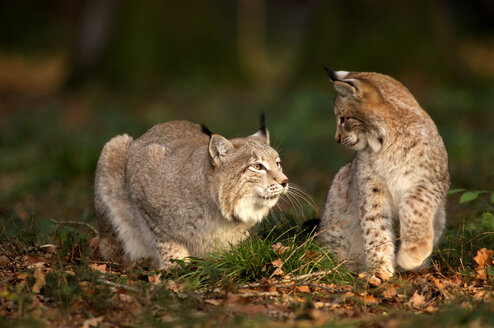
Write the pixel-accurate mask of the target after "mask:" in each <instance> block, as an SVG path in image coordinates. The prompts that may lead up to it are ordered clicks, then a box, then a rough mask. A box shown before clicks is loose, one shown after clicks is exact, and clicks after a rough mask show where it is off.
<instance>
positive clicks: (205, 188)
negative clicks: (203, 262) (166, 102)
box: [95, 118, 288, 268]
mask: <svg viewBox="0 0 494 328" xmlns="http://www.w3.org/2000/svg"><path fill="white" fill-rule="evenodd" d="M287 190H288V179H287V177H286V176H285V174H283V171H282V168H281V164H280V158H279V155H278V153H277V152H276V151H275V150H274V149H273V148H271V147H270V146H269V133H268V131H267V129H266V128H265V126H264V119H263V118H262V119H261V129H260V130H259V131H258V132H257V133H255V134H254V135H251V136H249V137H247V138H235V139H231V140H228V139H226V138H224V137H222V136H220V135H218V134H211V132H209V130H207V128H205V127H202V128H201V126H200V125H198V124H193V123H190V122H187V121H173V122H168V123H163V124H158V125H156V126H154V127H153V128H151V129H150V130H149V131H147V132H146V133H145V134H144V135H143V136H141V137H140V138H139V139H137V140H133V139H132V138H131V137H129V136H127V135H121V136H117V137H114V138H113V139H111V140H110V141H109V142H108V143H107V144H106V145H105V147H104V148H103V151H102V152H101V156H100V159H99V161H98V166H97V170H96V182H95V209H96V214H97V217H98V222H99V234H100V244H99V249H100V253H101V254H102V256H103V257H104V258H106V259H113V260H117V261H119V260H120V261H122V260H123V261H124V262H126V263H129V262H133V261H136V260H138V259H140V258H151V259H152V262H153V264H154V265H156V266H159V267H162V268H163V267H167V266H170V265H171V261H170V260H171V259H181V258H184V257H188V256H200V255H203V254H205V253H207V252H208V251H211V250H213V249H215V248H216V247H227V246H229V245H230V244H235V243H237V242H239V241H241V240H243V239H245V238H246V237H247V236H248V229H249V228H251V227H252V226H253V225H254V224H255V223H257V222H259V221H261V220H262V219H263V217H265V216H266V215H267V214H268V212H269V209H270V208H271V207H273V206H274V205H275V204H276V202H277V201H278V198H279V197H280V196H281V195H282V194H285V193H286V192H287Z"/></svg>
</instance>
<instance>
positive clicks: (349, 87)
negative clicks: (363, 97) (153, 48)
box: [322, 64, 359, 98]
mask: <svg viewBox="0 0 494 328" xmlns="http://www.w3.org/2000/svg"><path fill="white" fill-rule="evenodd" d="M322 66H323V67H324V70H325V71H326V73H327V74H328V76H329V79H330V80H331V82H333V86H334V88H335V89H336V91H337V92H338V93H339V94H340V95H342V96H347V97H354V98H357V97H358V95H359V88H358V81H357V80H355V79H347V78H346V77H347V76H348V74H350V72H347V71H332V70H330V69H328V68H327V67H326V66H325V65H324V64H323V65H322Z"/></svg>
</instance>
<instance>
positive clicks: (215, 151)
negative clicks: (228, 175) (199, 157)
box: [208, 134, 234, 167]
mask: <svg viewBox="0 0 494 328" xmlns="http://www.w3.org/2000/svg"><path fill="white" fill-rule="evenodd" d="M208 148H209V158H210V159H211V163H212V164H213V165H214V166H216V167H219V166H220V163H221V162H222V157H225V156H226V154H228V152H230V151H231V150H232V149H233V148H234V147H233V144H232V143H231V142H230V141H229V140H228V139H226V138H225V137H222V136H220V135H219V134H213V135H211V138H210V139H209V147H208Z"/></svg>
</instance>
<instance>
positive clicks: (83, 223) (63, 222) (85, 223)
mask: <svg viewBox="0 0 494 328" xmlns="http://www.w3.org/2000/svg"><path fill="white" fill-rule="evenodd" d="M50 221H52V222H55V223H59V224H67V223H68V224H79V225H85V226H86V227H88V228H89V229H91V230H92V231H93V232H94V233H95V234H98V230H96V228H95V227H93V226H92V225H90V224H89V223H87V222H80V221H57V220H55V219H50Z"/></svg>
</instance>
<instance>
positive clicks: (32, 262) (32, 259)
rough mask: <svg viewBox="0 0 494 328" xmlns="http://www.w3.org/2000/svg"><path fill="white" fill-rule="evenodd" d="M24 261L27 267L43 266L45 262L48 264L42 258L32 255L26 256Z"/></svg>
mask: <svg viewBox="0 0 494 328" xmlns="http://www.w3.org/2000/svg"><path fill="white" fill-rule="evenodd" d="M26 261H27V263H28V264H29V267H32V266H34V265H37V264H38V263H42V264H45V263H46V262H48V261H47V260H46V259H45V258H44V257H40V256H36V255H32V254H29V255H28V256H26Z"/></svg>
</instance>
